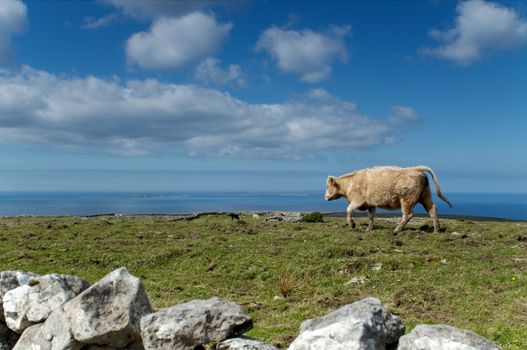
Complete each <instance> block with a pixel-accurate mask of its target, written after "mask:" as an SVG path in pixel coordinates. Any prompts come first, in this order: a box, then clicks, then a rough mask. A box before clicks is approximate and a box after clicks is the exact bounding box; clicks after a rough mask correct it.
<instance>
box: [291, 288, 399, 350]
mask: <svg viewBox="0 0 527 350" xmlns="http://www.w3.org/2000/svg"><path fill="white" fill-rule="evenodd" d="M404 330H405V326H404V324H403V322H402V321H401V319H400V318H399V317H398V316H394V315H392V314H391V313H390V312H388V311H386V310H385V309H384V307H383V306H382V304H381V302H380V301H379V300H378V299H375V298H365V299H362V300H360V301H357V302H355V303H353V304H348V305H345V306H343V307H341V308H339V309H338V310H336V311H334V312H332V313H330V314H328V315H326V316H324V317H320V318H315V319H311V320H306V321H304V322H303V323H302V324H301V326H300V335H299V336H298V338H297V339H295V341H294V342H293V343H292V344H291V346H290V349H295V350H300V349H384V348H385V347H386V345H390V344H394V343H396V342H397V340H398V339H399V337H400V336H401V335H403V334H404Z"/></svg>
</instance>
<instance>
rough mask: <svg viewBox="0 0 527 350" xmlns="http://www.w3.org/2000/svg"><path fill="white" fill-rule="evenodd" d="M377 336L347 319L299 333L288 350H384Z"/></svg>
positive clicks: (361, 325) (362, 325)
mask: <svg viewBox="0 0 527 350" xmlns="http://www.w3.org/2000/svg"><path fill="white" fill-rule="evenodd" d="M385 348H386V345H385V343H383V342H382V341H379V335H378V334H376V332H375V330H374V329H372V328H371V327H369V325H368V324H367V323H365V322H363V321H361V320H356V319H349V320H345V321H340V322H337V323H333V324H330V325H328V326H326V327H323V328H317V329H314V330H309V331H305V332H302V333H300V335H299V336H298V337H297V338H296V339H295V341H294V342H293V343H292V344H291V345H290V346H289V350H312V349H331V350H384V349H385Z"/></svg>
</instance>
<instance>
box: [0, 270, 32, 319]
mask: <svg viewBox="0 0 527 350" xmlns="http://www.w3.org/2000/svg"><path fill="white" fill-rule="evenodd" d="M36 276H37V275H35V274H34V273H31V272H25V271H2V272H0V321H1V322H5V317H4V308H3V299H4V295H5V293H7V292H8V291H10V290H12V289H15V288H17V287H20V286H23V285H24V284H26V283H27V282H28V281H29V279H30V278H32V277H36Z"/></svg>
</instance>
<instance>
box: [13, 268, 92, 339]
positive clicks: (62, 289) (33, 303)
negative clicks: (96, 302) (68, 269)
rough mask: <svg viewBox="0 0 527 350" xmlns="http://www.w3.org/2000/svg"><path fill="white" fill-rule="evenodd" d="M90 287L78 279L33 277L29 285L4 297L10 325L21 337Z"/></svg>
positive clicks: (69, 277)
mask: <svg viewBox="0 0 527 350" xmlns="http://www.w3.org/2000/svg"><path fill="white" fill-rule="evenodd" d="M89 286H90V285H89V283H88V282H86V281H85V280H83V279H82V278H80V277H77V276H70V275H57V274H51V275H45V276H42V277H32V278H30V279H29V280H28V283H27V284H25V285H23V286H20V287H18V288H15V289H12V290H10V291H8V292H6V293H5V295H4V299H3V300H4V315H5V320H6V324H7V326H8V327H9V328H11V329H12V330H13V331H15V332H17V333H22V331H24V329H26V328H27V327H29V326H31V325H34V324H36V323H41V322H44V321H45V320H46V319H47V318H48V317H49V315H50V314H51V312H52V311H53V310H56V309H57V308H59V307H60V306H61V305H62V304H64V303H65V302H66V301H68V300H70V299H72V298H74V297H75V296H77V295H78V294H79V293H81V292H82V291H83V290H85V289H86V288H88V287H89Z"/></svg>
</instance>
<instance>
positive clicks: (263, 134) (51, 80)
mask: <svg viewBox="0 0 527 350" xmlns="http://www.w3.org/2000/svg"><path fill="white" fill-rule="evenodd" d="M418 120H419V117H418V115H417V114H416V113H415V112H414V111H413V110H412V109H411V108H409V107H394V109H393V111H392V113H391V115H388V116H387V117H385V118H373V117H368V116H367V115H364V114H361V113H360V112H359V111H358V110H357V107H356V105H355V104H354V103H352V102H349V101H344V100H340V99H338V98H336V97H334V96H332V95H331V94H329V93H328V92H327V91H325V90H321V89H317V90H313V91H311V92H310V93H309V94H308V95H306V97H305V99H304V100H297V101H291V102H286V103H279V104H278V103H277V104H258V103H249V102H245V101H243V100H240V99H237V98H234V97H233V96H231V95H230V94H228V93H223V92H220V91H217V90H214V89H206V88H200V87H197V86H193V85H178V84H166V83H161V82H159V81H157V80H134V81H126V82H121V81H120V80H118V79H115V78H114V79H100V78H96V77H92V76H88V77H85V78H66V77H64V76H62V75H61V76H56V75H53V74H50V73H47V72H43V71H37V70H34V69H31V68H29V67H23V68H21V70H19V71H17V72H7V71H3V72H0V140H1V142H4V143H10V142H20V143H43V144H52V145H56V146H59V147H92V148H96V149H100V150H104V151H106V152H110V153H116V154H121V155H126V156H139V155H144V154H147V153H150V152H156V151H159V150H162V149H170V150H174V151H180V152H187V153H188V154H220V155H236V156H251V157H280V158H288V157H294V158H302V157H313V156H316V155H317V154H319V153H321V152H326V151H327V150H331V149H344V150H346V151H351V150H353V149H362V148H364V149H365V148H370V147H374V146H377V145H381V144H387V143H391V142H393V141H394V139H400V138H401V137H402V135H403V134H404V131H406V130H407V129H408V128H409V127H411V126H412V125H413V124H415V122H416V121H418Z"/></svg>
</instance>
